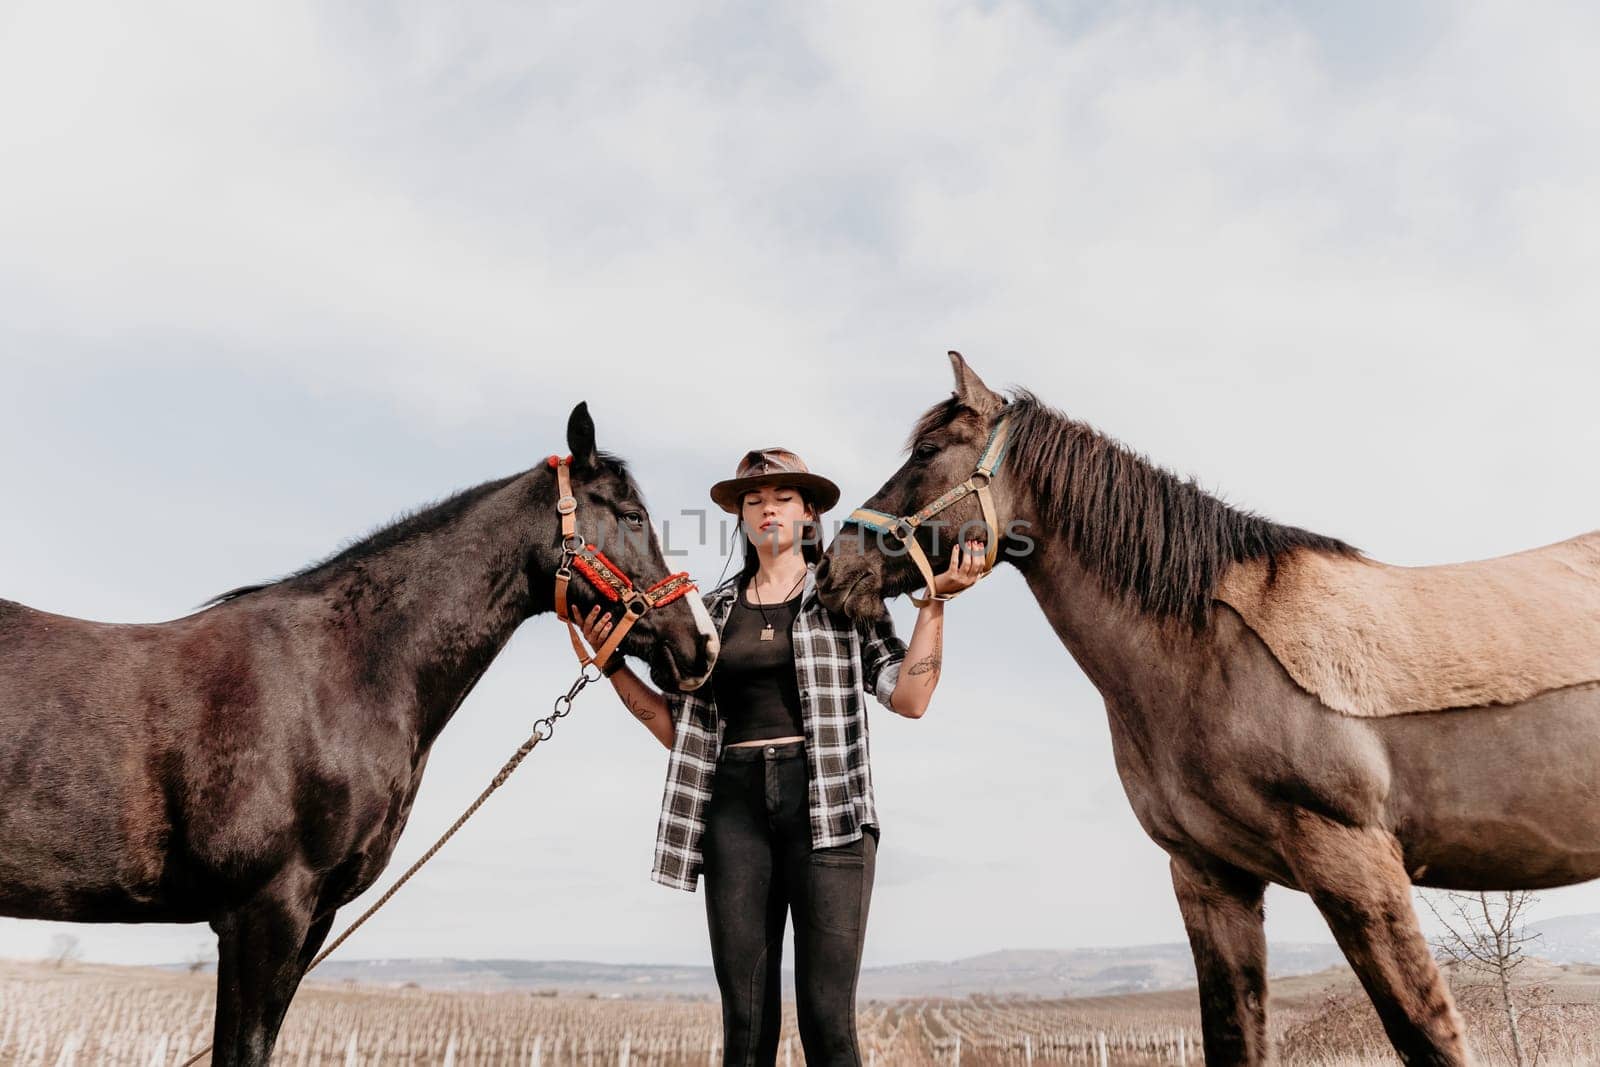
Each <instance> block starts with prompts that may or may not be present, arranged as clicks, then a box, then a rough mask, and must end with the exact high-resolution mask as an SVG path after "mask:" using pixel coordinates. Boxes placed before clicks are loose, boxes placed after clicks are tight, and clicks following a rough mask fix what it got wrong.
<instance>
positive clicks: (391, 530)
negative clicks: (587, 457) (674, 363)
mask: <svg viewBox="0 0 1600 1067" xmlns="http://www.w3.org/2000/svg"><path fill="white" fill-rule="evenodd" d="M597 455H598V456H599V459H600V462H601V464H602V465H603V466H605V467H606V469H607V470H609V471H610V472H611V473H612V474H614V475H616V476H617V477H618V478H620V479H622V481H623V482H624V483H625V484H626V485H627V486H628V489H629V492H631V493H632V494H633V495H634V496H635V497H636V498H638V499H640V502H641V503H642V502H643V498H642V494H640V492H639V487H638V484H637V483H636V482H635V481H634V480H633V474H632V472H631V471H630V470H629V469H628V465H627V463H626V462H624V461H623V460H622V458H621V457H620V456H615V455H612V454H611V453H609V452H605V451H603V450H597ZM520 477H522V475H521V474H513V475H509V476H507V477H505V478H496V479H495V480H493V481H488V482H484V483H483V484H481V485H475V486H472V487H471V488H469V489H463V490H461V491H459V492H457V493H453V494H451V495H450V496H447V497H445V498H444V499H443V500H439V501H435V502H434V503H432V504H423V505H420V506H419V507H416V508H412V509H411V510H410V511H407V512H404V513H402V514H401V515H399V516H398V517H397V518H394V519H391V520H390V521H389V522H387V523H385V524H384V525H382V526H380V527H378V528H377V529H375V530H373V531H372V532H370V533H368V534H366V535H365V536H363V537H361V538H358V539H357V540H355V541H352V542H350V543H349V544H348V545H346V546H345V547H343V548H340V549H338V550H336V551H335V552H334V554H333V555H331V556H328V557H327V558H325V559H322V560H319V561H318V562H316V563H310V564H307V565H306V566H304V567H302V568H300V569H299V570H297V571H295V572H294V573H292V574H286V575H284V576H282V577H280V578H274V579H272V580H271V581H267V582H259V583H257V584H255V585H241V586H239V587H238V588H235V589H230V590H228V591H227V592H226V593H219V594H218V595H216V596H214V597H212V598H211V599H210V600H207V601H205V602H204V603H202V604H201V605H200V607H201V608H209V607H212V606H214V605H216V604H222V603H225V602H227V601H230V600H238V599H239V598H240V597H243V596H248V595H249V594H251V593H255V592H259V591H260V590H262V589H271V588H273V587H275V586H280V585H286V584H289V583H292V582H301V581H309V580H314V579H316V578H321V577H325V576H326V575H328V574H332V573H334V572H336V571H340V570H344V569H345V568H347V567H349V566H351V565H353V564H355V563H359V562H361V561H362V560H366V559H370V558H372V557H373V556H376V555H379V554H381V553H383V552H384V551H386V550H388V549H390V548H393V547H394V546H395V545H399V544H403V543H405V542H406V541H409V540H411V539H413V538H416V537H422V536H426V535H428V534H431V533H433V532H435V531H437V530H439V529H441V528H442V527H444V526H447V525H449V524H450V523H451V522H453V521H454V520H455V519H457V518H459V517H460V516H461V515H462V514H463V513H465V512H466V511H468V510H469V509H471V507H472V506H473V505H474V504H476V503H477V502H478V501H480V500H482V499H483V498H484V497H486V496H489V495H490V494H491V493H494V492H496V491H497V490H499V489H501V488H502V487H504V486H505V485H507V484H508V483H510V482H513V481H515V480H516V479H518V478H520Z"/></svg>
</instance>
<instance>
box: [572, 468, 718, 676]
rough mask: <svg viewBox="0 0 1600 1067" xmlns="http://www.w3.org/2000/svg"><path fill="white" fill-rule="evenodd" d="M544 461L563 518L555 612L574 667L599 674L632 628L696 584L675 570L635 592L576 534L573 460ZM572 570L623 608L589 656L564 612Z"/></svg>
mask: <svg viewBox="0 0 1600 1067" xmlns="http://www.w3.org/2000/svg"><path fill="white" fill-rule="evenodd" d="M545 462H546V463H548V464H549V465H550V466H551V467H553V468H555V472H556V489H557V496H556V511H557V512H558V513H559V514H560V515H561V564H560V566H558V567H557V568H556V611H557V612H558V613H559V614H560V615H561V619H562V621H563V622H565V623H566V624H567V636H568V637H570V638H571V639H572V651H573V652H574V653H575V654H576V655H577V657H578V662H579V663H580V664H582V665H583V666H585V667H587V666H588V665H589V664H591V663H592V664H594V666H595V668H596V669H599V670H603V669H604V668H605V666H606V664H608V663H609V662H610V661H611V655H612V653H614V652H615V651H616V649H617V646H618V645H619V644H621V643H622V639H623V638H624V637H626V636H627V633H628V631H629V630H631V629H632V628H633V624H634V623H636V622H638V621H639V620H640V619H641V618H643V617H644V615H645V613H646V612H647V611H650V610H652V609H654V608H659V607H664V606H665V605H667V604H670V603H672V602H673V601H674V600H676V599H678V598H679V597H681V596H685V595H687V594H688V593H689V592H690V591H692V590H694V589H695V584H694V582H693V581H691V580H690V578H689V573H688V572H687V571H679V572H678V573H676V574H669V575H667V576H666V577H665V578H663V579H661V581H659V582H657V583H656V584H655V585H652V586H650V588H648V589H643V590H641V589H636V588H634V584H633V581H632V580H631V579H630V578H629V577H628V576H627V575H626V574H624V573H623V572H622V569H621V568H620V567H618V566H617V565H616V564H614V563H612V562H611V561H610V560H609V559H607V558H606V555H605V553H604V552H602V551H600V550H599V549H598V548H595V547H594V546H593V545H591V544H589V543H588V542H587V541H585V540H584V537H583V535H582V534H580V533H578V531H577V512H578V500H577V498H576V497H574V496H573V495H572V474H571V471H570V469H569V468H570V467H571V464H572V457H571V456H567V457H565V458H563V457H561V456H555V455H552V456H550V457H549V458H548V459H546V460H545ZM574 567H576V568H577V569H578V572H579V573H580V574H582V575H583V576H584V577H585V578H587V579H588V580H589V584H590V585H592V586H594V589H595V592H597V593H599V594H600V596H602V597H604V598H605V599H606V600H613V601H616V602H618V603H619V605H620V606H621V607H622V612H621V614H620V615H619V616H618V618H617V622H616V625H615V626H613V627H612V628H611V633H610V634H609V635H608V636H607V637H606V640H605V643H604V644H602V645H601V646H600V647H599V648H597V649H596V650H595V653H594V655H593V656H590V655H588V654H587V653H585V652H584V651H583V642H582V641H581V640H580V639H579V637H578V627H577V626H576V625H575V624H574V623H573V621H572V615H571V613H570V611H569V610H568V607H567V585H568V584H569V583H570V582H571V581H572V569H573V568H574Z"/></svg>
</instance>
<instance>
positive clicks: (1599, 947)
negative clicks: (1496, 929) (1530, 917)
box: [1527, 915, 1600, 964]
mask: <svg viewBox="0 0 1600 1067" xmlns="http://www.w3.org/2000/svg"><path fill="white" fill-rule="evenodd" d="M1528 932H1529V933H1530V934H1536V935H1538V940H1537V941H1535V942H1533V943H1532V944H1531V945H1529V946H1527V951H1528V955H1530V956H1538V957H1539V958H1540V959H1545V960H1549V961H1550V962H1552V963H1597V964H1600V915H1562V916H1559V917H1557V918H1554V919H1545V920H1543V921H1541V922H1536V923H1529V924H1528Z"/></svg>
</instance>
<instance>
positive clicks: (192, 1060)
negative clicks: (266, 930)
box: [181, 456, 694, 1067]
mask: <svg viewBox="0 0 1600 1067" xmlns="http://www.w3.org/2000/svg"><path fill="white" fill-rule="evenodd" d="M571 458H572V457H570V456H568V457H567V460H568V461H570V460H571ZM550 459H551V464H550V465H551V466H552V467H555V468H556V469H557V472H558V474H559V475H560V476H561V477H560V480H559V484H560V486H561V489H562V496H563V498H564V500H570V498H571V492H570V490H569V489H568V488H567V482H566V478H565V473H566V464H565V463H564V462H561V461H560V459H559V457H556V456H551V457H550ZM573 510H574V509H573V508H572V506H571V505H570V504H568V505H567V506H566V507H565V508H564V509H562V511H561V515H562V519H563V526H564V528H565V529H564V533H565V536H563V538H562V542H561V563H560V565H559V566H558V567H557V568H556V570H557V574H558V575H560V576H562V577H561V578H560V580H559V581H558V590H559V591H558V594H557V597H556V599H557V601H558V603H559V604H560V605H561V607H562V608H565V606H566V581H567V579H569V578H570V577H571V574H572V563H573V560H574V559H575V558H576V557H577V555H578V554H579V553H580V552H582V551H583V549H584V547H585V541H584V539H583V535H582V534H578V533H575V532H573V531H572V529H571V526H572V518H571V517H572V514H573ZM600 559H601V560H604V556H601V557H600ZM603 565H604V567H605V568H606V569H608V570H609V569H610V562H609V561H605V562H604V564H603ZM613 573H614V575H615V578H614V580H618V581H621V582H624V583H626V582H627V576H626V575H624V574H622V573H621V572H620V571H615V572H613ZM629 585H631V583H629ZM693 588H694V583H693V582H690V581H688V575H686V574H681V573H680V574H675V575H669V576H668V577H667V578H665V579H663V580H662V581H660V582H658V583H656V584H655V585H654V586H651V587H650V589H649V590H646V591H645V593H644V598H645V601H644V602H645V605H646V606H645V608H644V610H645V611H648V610H650V608H653V607H659V606H661V605H662V604H666V603H669V602H671V601H672V600H676V599H677V598H678V597H679V596H683V595H685V593H687V592H688V591H689V590H692V589H693ZM641 614H642V613H641ZM635 617H637V616H635ZM567 624H568V626H569V628H570V627H571V620H570V619H569V620H567ZM618 639H620V638H618ZM573 648H574V649H575V650H576V651H577V652H578V660H579V663H580V666H579V668H578V677H577V678H576V679H575V680H574V681H573V683H572V684H571V685H570V686H568V687H567V691H566V692H565V693H562V694H561V695H560V696H558V697H556V699H555V701H554V703H553V705H552V706H551V709H550V714H548V715H546V716H545V717H544V718H542V719H537V720H535V721H534V724H533V730H532V732H531V733H529V735H528V739H527V740H526V741H524V742H523V743H522V744H521V745H520V746H518V748H517V750H516V751H515V752H513V753H512V754H511V758H510V759H508V760H506V762H505V765H504V766H502V767H501V768H500V769H499V770H498V771H497V772H495V776H494V777H493V778H492V779H490V780H489V784H488V786H486V787H485V788H484V790H483V792H481V793H479V794H478V798H477V799H476V800H474V801H473V802H472V803H471V804H469V805H468V806H467V810H466V811H464V812H462V813H461V817H460V818H458V819H456V821H455V822H453V823H451V824H450V828H449V829H448V830H446V831H445V832H444V833H442V834H440V835H439V839H438V840H437V841H435V842H434V843H433V844H432V845H431V846H430V847H429V848H428V851H426V852H424V853H423V854H422V856H421V857H420V858H419V859H418V860H417V861H416V862H415V863H413V864H412V865H411V866H410V867H408V868H406V872H405V873H404V874H402V875H401V876H400V877H399V878H397V879H395V882H394V884H393V885H391V886H390V887H389V888H388V889H386V890H384V893H383V896H381V897H379V898H378V899H377V900H375V901H373V903H372V906H371V907H369V908H367V910H366V911H364V912H362V913H361V914H360V915H359V916H357V917H356V920H355V921H354V922H352V923H351V924H350V925H349V926H347V927H345V930H344V932H343V933H341V934H340V935H339V936H338V937H337V938H335V939H334V940H333V943H332V944H330V945H328V947H327V948H325V949H323V950H322V951H321V952H320V953H318V954H317V957H316V959H314V960H312V961H311V962H310V963H309V964H307V965H306V969H305V972H304V973H308V974H309V973H310V972H311V970H312V969H313V968H314V967H316V966H317V964H319V963H321V962H322V961H323V960H325V959H327V958H328V957H329V956H331V955H333V953H334V951H335V950H337V949H338V947H339V946H340V945H342V944H344V943H345V941H346V940H348V939H349V937H350V935H351V934H353V933H355V932H356V931H357V930H359V929H360V928H361V925H362V924H363V923H365V922H366V921H367V920H368V919H370V918H372V916H373V915H375V914H377V912H378V909H379V908H381V907H383V906H384V905H385V904H387V903H388V902H389V900H390V898H392V897H393V896H394V895H395V894H396V893H398V892H399V891H400V887H401V886H403V885H405V884H406V883H407V882H409V881H410V880H411V876H412V875H414V874H416V873H417V872H418V871H420V870H421V869H422V868H423V865H424V864H426V863H427V862H428V861H429V860H431V859H433V857H434V856H435V855H436V854H437V853H438V852H439V850H440V849H441V848H443V847H444V845H445V842H446V841H449V840H450V839H451V838H452V837H454V836H455V834H456V831H457V830H459V829H461V827H463V826H464V825H466V822H467V820H468V819H470V818H472V816H473V815H474V814H476V813H477V811H478V809H479V808H481V807H483V803H484V801H486V800H488V799H489V795H490V794H491V793H493V792H494V791H495V790H496V789H499V788H500V787H501V786H502V785H505V783H506V779H508V778H510V777H511V775H512V772H514V771H515V770H516V769H517V768H518V767H519V766H521V764H522V761H523V760H525V759H527V758H528V756H529V754H530V753H532V752H533V750H534V749H535V748H538V747H539V744H540V742H542V741H548V740H550V737H551V735H553V734H554V733H555V729H556V723H557V722H559V721H560V720H561V719H564V718H566V717H567V716H568V715H570V714H571V713H572V702H573V701H574V700H576V699H577V697H578V694H579V693H581V692H583V690H584V687H585V686H587V685H588V684H589V683H590V682H597V681H599V680H600V679H601V677H602V676H603V675H602V674H601V670H600V668H601V667H602V666H603V665H604V662H605V660H606V658H607V657H608V656H609V654H610V652H611V651H612V650H613V649H614V648H615V644H614V643H613V642H608V643H607V645H606V647H605V648H604V649H603V650H602V651H601V652H600V653H597V654H596V655H593V656H589V655H585V654H584V652H583V650H582V648H581V647H580V646H579V645H578V644H577V638H576V634H574V636H573ZM591 668H593V669H594V673H593V674H592V675H591V674H590V673H589V671H590V669H591ZM211 1049H212V1046H211V1045H209V1044H208V1045H206V1046H205V1047H204V1048H202V1049H201V1050H200V1051H199V1052H196V1053H195V1054H194V1055H193V1056H190V1057H189V1058H188V1059H187V1060H184V1061H183V1063H182V1065H181V1067H193V1065H194V1064H196V1063H199V1062H200V1060H201V1058H202V1057H204V1056H205V1054H206V1053H208V1052H210V1051H211Z"/></svg>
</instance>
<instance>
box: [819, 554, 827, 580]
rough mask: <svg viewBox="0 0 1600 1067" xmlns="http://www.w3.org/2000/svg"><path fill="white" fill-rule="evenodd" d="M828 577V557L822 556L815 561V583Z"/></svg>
mask: <svg viewBox="0 0 1600 1067" xmlns="http://www.w3.org/2000/svg"><path fill="white" fill-rule="evenodd" d="M827 576H828V557H827V556H823V557H822V559H820V560H818V561H817V581H819V582H820V581H822V580H823V579H825V578H826V577H827Z"/></svg>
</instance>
